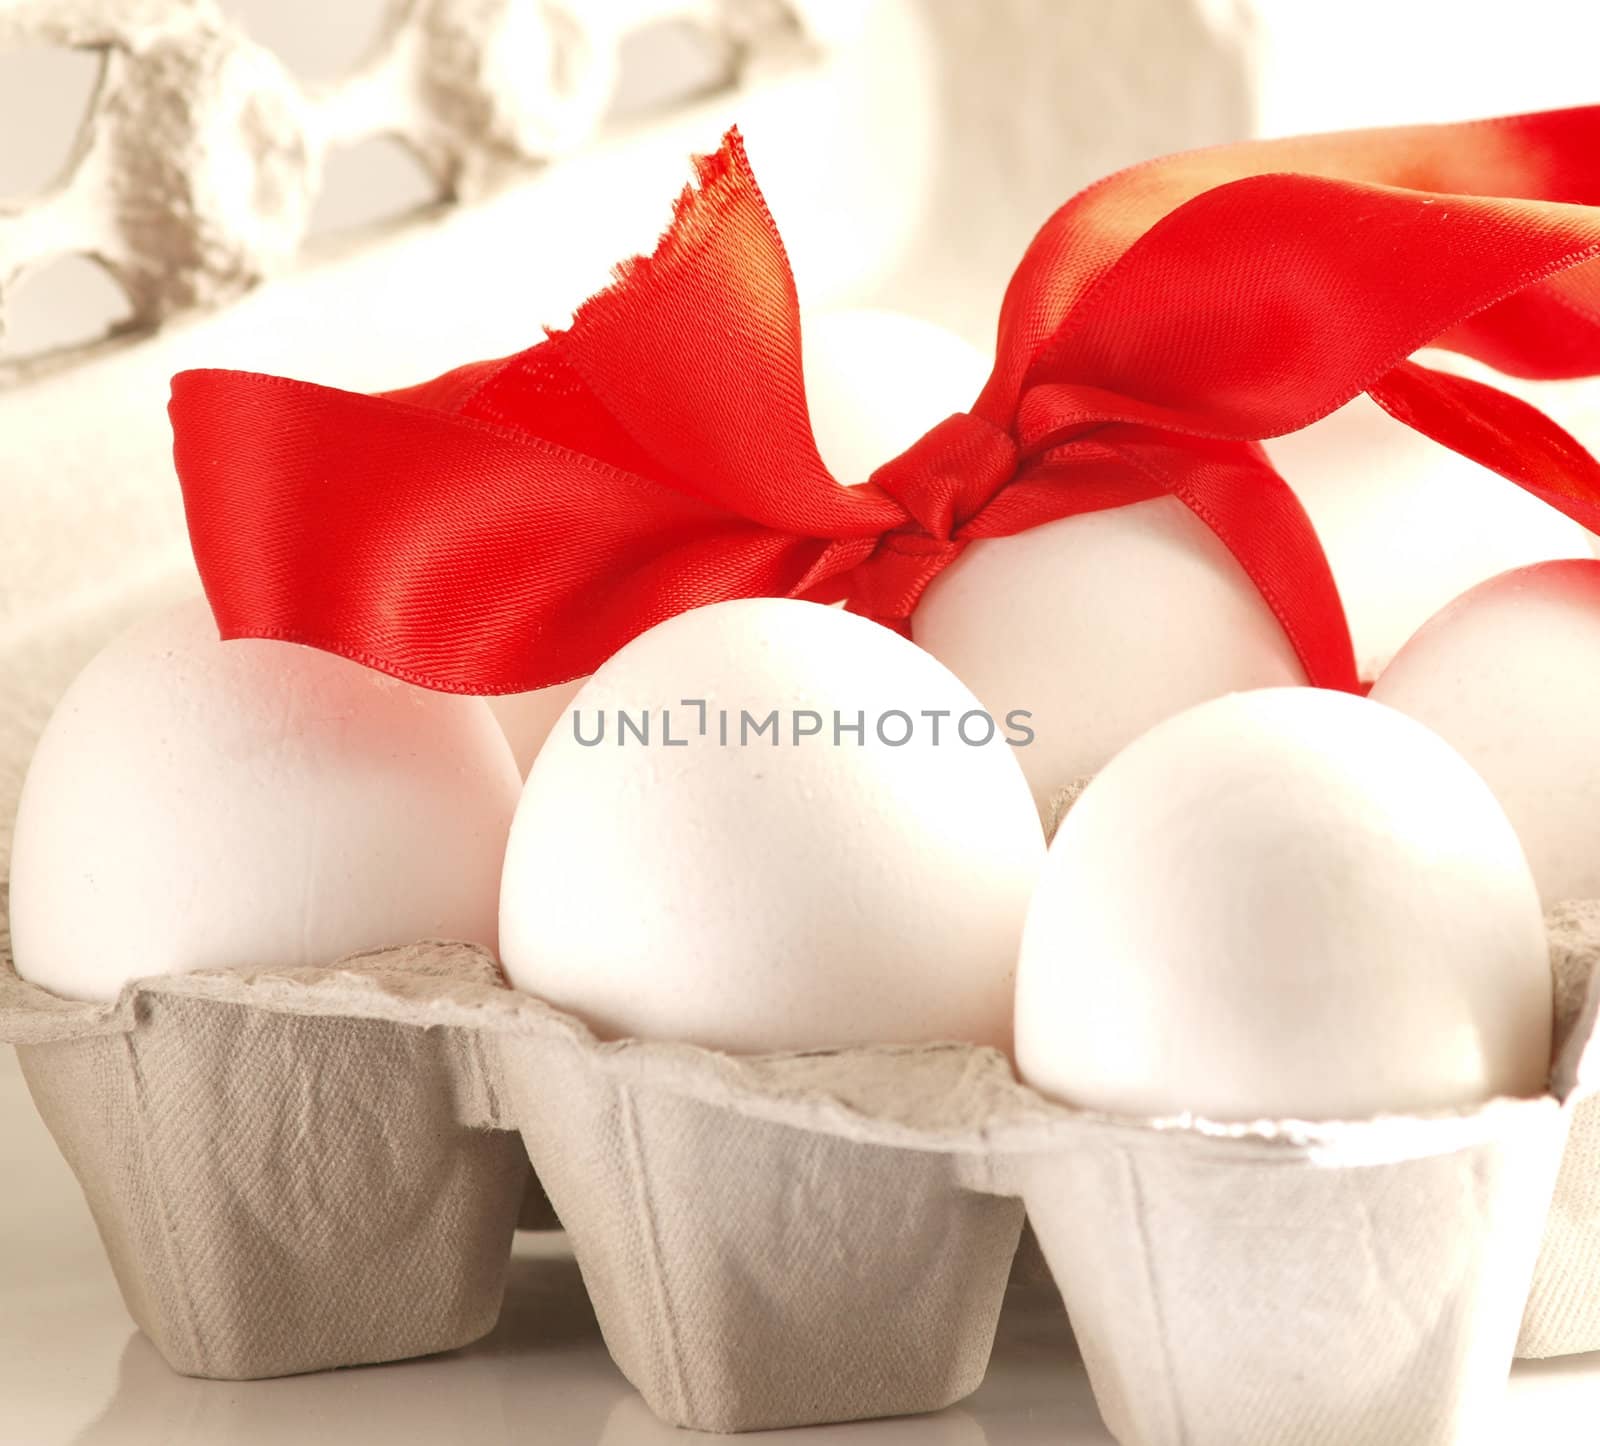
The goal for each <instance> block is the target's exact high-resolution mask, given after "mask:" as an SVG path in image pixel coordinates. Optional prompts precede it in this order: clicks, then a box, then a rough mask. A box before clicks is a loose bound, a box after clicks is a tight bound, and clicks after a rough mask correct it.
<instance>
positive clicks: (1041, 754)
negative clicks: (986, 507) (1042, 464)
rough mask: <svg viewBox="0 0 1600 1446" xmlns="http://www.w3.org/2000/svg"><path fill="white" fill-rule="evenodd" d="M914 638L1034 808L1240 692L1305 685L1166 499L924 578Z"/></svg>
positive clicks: (1251, 591) (1228, 575) (1212, 549)
mask: <svg viewBox="0 0 1600 1446" xmlns="http://www.w3.org/2000/svg"><path fill="white" fill-rule="evenodd" d="M911 632H912V636H913V637H914V638H915V639H916V641H917V642H918V643H919V644H921V646H923V647H924V648H926V649H927V650H928V651H929V652H930V653H932V654H933V655H934V657H936V658H938V659H939V660H940V662H942V663H944V664H945V666H946V667H948V668H949V669H950V670H951V671H952V672H953V673H955V675H956V676H957V677H958V678H960V679H961V681H962V682H964V683H965V684H966V685H967V686H968V687H969V688H971V689H972V691H973V692H974V693H976V694H977V695H978V697H979V698H981V699H982V700H983V701H984V703H985V705H986V706H987V707H988V709H989V711H990V712H991V713H993V714H994V715H995V716H996V717H1002V718H1003V717H1004V716H1005V715H1006V714H1007V713H1009V712H1010V711H1011V710H1013V709H1023V710H1026V711H1027V712H1029V713H1031V714H1032V715H1033V716H1032V721H1031V724H1030V726H1031V727H1032V728H1033V729H1034V731H1035V734H1036V735H1037V736H1036V737H1035V739H1034V741H1033V742H1032V743H1031V744H1030V745H1028V746H1027V747H1025V748H1022V749H1020V750H1019V760H1020V762H1021V764H1022V771H1023V773H1024V774H1026V775H1027V779H1028V783H1029V784H1030V785H1031V787H1032V789H1033V792H1034V797H1035V799H1036V800H1037V802H1038V805H1039V808H1040V811H1041V812H1045V811H1046V810H1047V809H1048V807H1049V804H1050V800H1051V798H1052V796H1053V795H1054V794H1055V793H1056V792H1057V791H1058V790H1060V789H1062V788H1065V787H1067V786H1068V785H1069V784H1073V783H1078V782H1081V781H1082V780H1083V779H1084V778H1086V777H1088V776H1089V775H1090V774H1092V773H1095V772H1097V771H1098V770H1099V769H1100V768H1101V767H1102V766H1103V765H1104V764H1105V763H1106V761H1107V760H1108V759H1109V758H1110V757H1111V755H1112V754H1113V753H1115V752H1116V751H1117V750H1118V749H1119V748H1121V747H1123V746H1124V745H1125V744H1127V743H1129V742H1131V741H1132V740H1133V739H1134V738H1136V737H1137V736H1138V735H1139V734H1140V733H1142V732H1144V731H1145V729H1147V728H1149V727H1151V726H1152V725H1154V724H1156V723H1159V722H1160V721H1161V720H1162V719H1163V718H1169V717H1171V716H1172V715H1173V714H1174V713H1177V712H1179V711H1181V710H1182V709H1184V708H1187V707H1189V706H1191V705H1192V704H1195V703H1200V702H1204V701H1205V700H1206V699H1208V698H1215V697H1218V696H1220V695H1221V694H1224V693H1229V692H1234V691H1237V690H1240V689H1244V688H1266V687H1272V686H1276V685H1284V684H1297V683H1303V682H1305V673H1304V670H1303V669H1302V668H1301V667H1300V663H1299V660H1298V659H1297V658H1296V657H1295V654H1294V650H1293V649H1292V648H1291V647H1290V646H1289V640H1288V638H1287V637H1286V636H1285V635H1284V632H1283V629H1282V628H1281V627H1280V626H1279V625H1278V621H1277V619H1276V618H1275V617H1274V616H1273V615H1272V613H1271V611H1270V610H1269V609H1268V608H1267V605H1266V603H1265V602H1263V601H1262V599H1261V595H1260V594H1259V593H1258V592H1257V591H1256V590H1255V588H1254V586H1253V585H1252V584H1251V582H1250V579H1249V578H1248V577H1247V576H1246V575H1245V571H1244V569H1243V568H1242V567H1240V565H1239V564H1238V562H1237V561H1235V560H1234V558H1233V555H1232V554H1231V553H1230V552H1229V551H1228V550H1227V548H1225V547H1224V546H1223V545H1222V543H1221V542H1219V541H1218V540H1217V538H1216V537H1215V535H1214V534H1213V533H1212V532H1211V531H1210V530H1209V529H1208V528H1207V527H1206V526H1205V525H1204V524H1203V523H1201V522H1200V521H1199V520H1198V519H1197V518H1196V517H1195V516H1194V514H1193V513H1191V512H1190V511H1189V509H1188V508H1187V507H1185V506H1184V505H1183V504H1182V503H1181V502H1179V501H1177V500H1175V499H1173V498H1168V497H1162V498H1156V499H1154V500H1152V501H1149V502H1140V503H1136V504H1134V505H1133V506H1130V507H1119V508H1115V509H1113V510H1111V511H1107V512H1092V513H1088V514H1085V515H1084V516H1080V517H1068V518H1063V519H1062V520H1060V521H1058V522H1048V523H1045V524H1044V526H1042V527H1035V528H1032V529H1031V530H1029V531H1027V532H1023V533H1019V534H1018V535H1017V536H1015V537H1002V538H997V539H994V540H993V541H984V542H975V543H973V544H972V545H971V546H970V547H968V548H967V549H966V551H965V552H963V553H962V554H961V556H960V557H958V558H957V559H956V560H955V562H954V563H952V564H951V565H950V566H949V567H947V568H946V569H945V570H944V571H943V572H942V573H940V574H939V576H938V577H936V578H935V579H934V580H933V582H932V583H931V584H930V585H929V587H928V589H927V591H926V592H925V593H924V594H923V597H922V601H921V602H920V603H919V604H918V606H917V610H916V612H915V613H914V614H913V616H912V619H911Z"/></svg>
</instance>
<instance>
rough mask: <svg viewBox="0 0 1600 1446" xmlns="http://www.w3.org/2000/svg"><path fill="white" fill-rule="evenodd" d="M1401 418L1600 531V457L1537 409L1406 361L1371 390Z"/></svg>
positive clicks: (1484, 385) (1495, 389) (1483, 386)
mask: <svg viewBox="0 0 1600 1446" xmlns="http://www.w3.org/2000/svg"><path fill="white" fill-rule="evenodd" d="M1367 392H1368V395H1370V396H1371V398H1372V399H1373V401H1375V402H1376V403H1377V404H1378V405H1379V406H1380V407H1382V408H1383V409H1384V411H1386V412H1388V413H1389V415H1390V416H1391V417H1393V418H1394V419H1395V420H1396V421H1399V422H1404V423H1405V424H1406V426H1408V427H1410V428H1412V429H1413V430H1415V431H1418V432H1421V433H1422V434H1423V435H1424V436H1426V437H1431V438H1433V440H1434V441H1436V442H1440V443H1442V444H1443V445H1444V446H1446V447H1448V448H1450V450H1451V451H1453V452H1459V453H1460V454H1461V455H1462V456H1463V457H1468V458H1471V460H1472V461H1474V462H1478V463H1481V464H1482V465H1483V466H1485V467H1487V468H1488V469H1489V470H1490V471H1491V472H1498V473H1499V474H1500V476H1502V477H1504V478H1506V479H1507V480H1509V481H1512V482H1515V483H1516V484H1517V486H1519V487H1521V488H1523V489H1524V490H1525V491H1527V492H1530V493H1532V494H1533V495H1534V496H1535V497H1537V498H1539V500H1540V501H1541V502H1547V503H1549V504H1550V506H1552V507H1554V508H1556V509H1557V510H1558V511H1560V512H1563V513H1565V514H1566V515H1567V516H1568V517H1570V518H1572V520H1573V521H1574V522H1578V523H1581V524H1582V525H1583V526H1584V527H1587V528H1588V529H1589V530H1590V531H1591V532H1600V462H1597V461H1596V460H1595V458H1594V457H1593V455H1591V454H1590V452H1589V451H1588V449H1587V448H1585V447H1584V445H1583V444H1582V443H1581V442H1580V441H1578V439H1577V438H1576V437H1574V436H1572V435H1571V433H1569V432H1567V431H1565V430H1564V429H1563V428H1562V427H1560V426H1559V425H1557V424H1556V423H1555V422H1554V421H1552V420H1551V419H1550V418H1549V417H1547V416H1546V415H1545V414H1544V413H1543V412H1541V411H1540V410H1539V409H1538V408H1537V407H1535V406H1532V405H1530V404H1529V403H1527V402H1525V401H1523V400H1522V399H1521V398H1519V397H1514V396H1512V395H1511V394H1510V393H1508V392H1503V391H1501V390H1500V389H1499V388H1498V387H1492V386H1490V385H1488V383H1486V382H1480V381H1474V380H1472V379H1471V378H1468V377H1460V376H1455V375H1453V374H1451V373H1448V372H1440V371H1435V370H1434V369H1433V368H1432V367H1425V366H1422V365H1420V364H1419V363H1417V362H1414V361H1405V362H1402V363H1401V364H1400V365H1399V366H1397V367H1395V368H1394V369H1393V370H1392V371H1390V372H1388V373H1386V374H1385V375H1384V376H1383V377H1382V378H1381V379H1380V380H1379V381H1378V382H1376V383H1375V384H1374V385H1372V386H1370V387H1368V388H1367Z"/></svg>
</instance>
